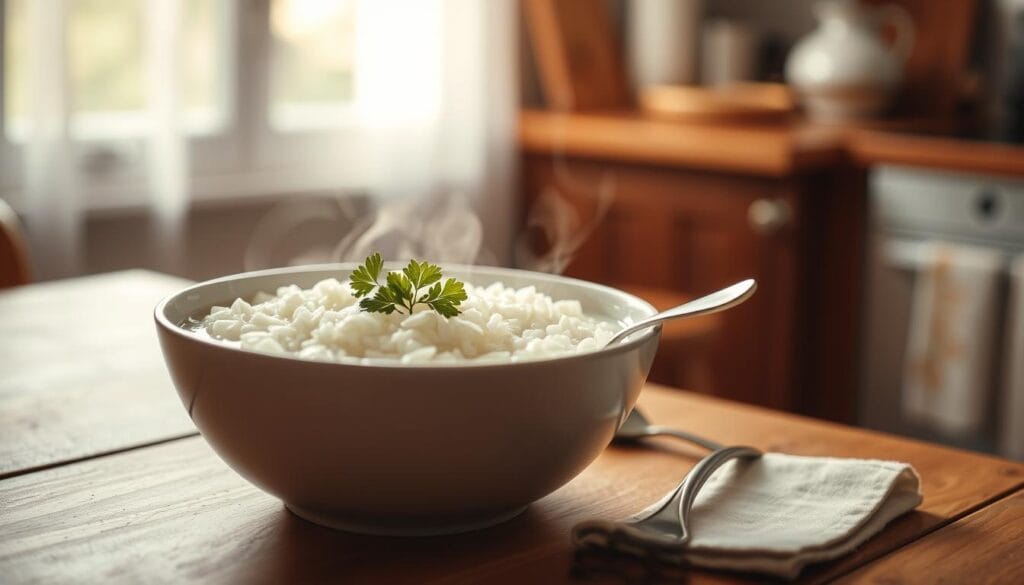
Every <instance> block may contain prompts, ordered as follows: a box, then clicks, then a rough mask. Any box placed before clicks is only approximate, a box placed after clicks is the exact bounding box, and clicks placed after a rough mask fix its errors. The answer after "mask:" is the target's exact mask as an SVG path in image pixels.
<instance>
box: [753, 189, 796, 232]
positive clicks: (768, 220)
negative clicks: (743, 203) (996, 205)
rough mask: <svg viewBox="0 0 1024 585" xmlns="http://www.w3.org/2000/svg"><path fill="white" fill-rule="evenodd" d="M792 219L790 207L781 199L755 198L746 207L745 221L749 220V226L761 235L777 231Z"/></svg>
mask: <svg viewBox="0 0 1024 585" xmlns="http://www.w3.org/2000/svg"><path fill="white" fill-rule="evenodd" d="M792 219H793V210H792V208H791V207H790V206H789V203H787V202H785V201H783V200H781V199H767V198H761V199H757V200H755V201H754V202H753V203H751V204H750V207H749V208H747V221H749V222H750V227H751V228H753V230H754V232H755V233H757V234H760V235H762V236H770V235H772V234H776V233H778V232H779V231H780V230H781V229H782V228H784V227H786V226H787V225H789V223H790V221H792Z"/></svg>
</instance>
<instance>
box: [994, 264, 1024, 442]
mask: <svg viewBox="0 0 1024 585" xmlns="http://www.w3.org/2000/svg"><path fill="white" fill-rule="evenodd" d="M1006 310H1007V319H1006V343H1005V344H1004V345H1003V347H1004V349H1003V391H1002V397H1003V407H1002V408H1001V409H1000V410H1002V421H1000V422H1001V423H1002V424H1001V429H1002V430H1001V432H1000V438H999V450H1000V452H1001V453H1002V454H1003V455H1005V456H1007V457H1012V458H1014V459H1020V460H1024V255H1021V256H1017V258H1016V259H1015V260H1014V261H1013V264H1012V265H1011V267H1010V290H1009V299H1008V302H1007V305H1006Z"/></svg>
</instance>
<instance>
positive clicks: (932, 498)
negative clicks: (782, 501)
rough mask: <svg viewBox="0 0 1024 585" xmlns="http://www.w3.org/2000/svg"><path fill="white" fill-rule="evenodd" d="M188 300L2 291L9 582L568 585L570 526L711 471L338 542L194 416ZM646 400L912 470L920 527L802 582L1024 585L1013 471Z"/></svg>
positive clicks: (733, 428)
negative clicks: (156, 312) (201, 430)
mask: <svg viewBox="0 0 1024 585" xmlns="http://www.w3.org/2000/svg"><path fill="white" fill-rule="evenodd" d="M182 284H183V282H182V281H180V280H177V279H172V278H169V277H165V276H160V275H156V274H152V273H146V272H127V273H117V274H110V275H104V276H97V277H90V278H85V279H77V280H72V281H65V282H55V283H50V284H43V285H35V286H29V287H24V288H21V289H16V290H13V291H9V292H4V293H0V465H2V468H0V469H2V474H3V475H2V479H0V581H2V582H3V583H53V582H69V581H74V582H79V581H88V582H104V583H108V582H113V583H121V582H123V583H164V582H168V583H182V582H207V583H223V582H229V583H230V582H245V583H299V582H346V583H367V582H381V583H442V582H443V583H459V582H485V583H496V582H500V583H547V582H568V581H573V577H571V575H570V569H571V567H572V565H573V551H572V549H571V547H570V546H569V530H570V528H571V527H572V525H573V524H574V523H576V522H578V521H580V520H582V519H585V518H592V517H605V518H617V517H622V516H625V515H628V514H631V513H633V512H636V511H638V510H639V509H641V508H642V507H644V506H645V505H646V504H648V503H650V502H652V501H653V500H654V499H655V498H656V497H657V496H660V495H661V494H663V493H664V492H665V491H666V490H667V489H669V488H670V487H671V486H672V485H674V484H675V483H676V482H677V481H678V480H679V478H680V477H682V475H683V474H684V473H685V472H686V471H687V470H688V469H689V468H690V467H691V466H692V465H693V463H694V462H695V461H696V460H697V459H698V458H699V457H700V456H701V455H702V453H701V452H699V451H698V450H696V449H691V448H689V447H687V446H686V445H682V444H676V443H673V442H668V441H666V442H652V443H651V444H650V445H644V446H636V447H620V446H614V447H611V448H609V449H608V451H607V452H606V453H605V454H603V455H602V456H601V457H600V458H599V459H598V460H597V461H596V462H595V463H594V464H593V465H591V466H590V467H589V468H588V469H587V470H586V471H584V472H583V473H582V474H581V475H580V476H579V477H577V478H576V479H575V480H573V481H572V482H571V483H569V484H568V485H567V486H565V487H564V488H562V489H560V490H558V491H557V492H555V493H553V494H551V495H549V496H548V497H546V498H544V499H543V500H541V501H540V502H537V503H536V504H534V505H532V506H531V507H530V508H529V509H528V510H527V511H526V512H525V513H524V514H523V515H521V516H520V517H518V518H515V519H513V520H511V521H509V522H507V523H505V524H503V525H500V526H496V527H493V528H490V529H487V530H483V531H480V532H475V533H470V534H463V535H456V536H449V537H435V538H425V539H396V538H381V537H364V536H356V535H350V534H344V533H340V532H333V531H330V530H327V529H325V528H321V527H319V526H316V525H313V524H310V523H307V522H305V521H303V520H300V519H298V518H296V517H295V516H293V515H291V514H290V513H288V512H287V511H286V510H285V509H284V507H283V506H282V505H281V503H280V502H279V501H277V500H275V499H274V498H272V497H270V496H268V495H265V494H263V493H262V492H260V491H259V490H258V489H256V488H255V487H253V486H251V485H249V484H248V483H246V482H245V481H244V480H242V479H241V478H239V477H238V476H237V475H235V474H234V472H232V471H231V470H230V469H228V467H227V466H226V465H224V464H223V463H221V461H220V460H219V459H218V458H217V457H216V456H215V455H214V454H213V453H212V452H211V451H210V449H209V448H208V447H207V446H206V443H205V442H204V441H203V440H202V438H201V437H199V436H196V432H195V430H194V429H193V427H192V426H191V423H190V421H189V420H188V418H187V417H185V416H184V415H183V412H184V411H183V409H182V407H181V406H180V404H178V401H177V397H176V395H175V394H174V392H173V390H172V388H171V386H170V381H169V379H168V377H167V374H166V372H165V370H164V367H163V365H162V363H161V359H160V356H159V350H158V348H157V345H156V340H155V333H154V329H153V325H152V323H151V318H150V315H149V311H150V308H151V307H152V306H153V305H154V304H155V303H156V301H157V300H158V299H159V298H160V297H161V296H162V295H164V294H166V293H168V292H170V291H172V290H174V289H175V288H176V287H179V286H181V285H182ZM641 404H642V405H643V407H644V408H645V409H646V410H647V411H648V412H649V413H650V415H651V416H652V417H653V418H654V419H656V420H657V421H659V422H662V423H665V424H670V425H674V426H678V427H684V428H687V429H689V430H691V431H693V432H696V433H699V434H702V435H706V436H709V437H714V438H716V439H718V440H719V441H723V442H727V443H750V444H753V445H756V446H759V447H762V448H764V449H772V450H778V451H784V452H787V453H796V454H806V455H837V456H851V457H879V458H888V459H899V460H905V461H909V462H911V463H912V464H913V465H914V466H915V467H916V468H917V470H918V471H919V472H920V474H921V476H922V481H923V490H924V494H925V499H924V503H923V504H922V505H921V506H920V508H919V509H918V510H917V511H915V512H913V513H911V514H909V515H907V516H905V517H903V518H901V519H899V520H897V521H895V522H894V523H893V524H891V525H890V526H889V527H887V528H886V529H885V531H883V532H882V533H881V534H879V535H878V536H876V537H874V538H873V539H871V540H870V541H868V542H867V543H866V544H865V545H864V546H863V547H861V548H860V549H859V550H858V551H856V552H855V553H853V554H852V555H850V556H848V557H845V558H843V559H840V560H837V561H834V562H831V563H825V564H823V565H820V566H816V567H812V568H810V569H809V570H807V571H806V572H805V573H804V575H803V576H802V578H801V582H806V583H816V582H823V581H828V580H832V579H837V578H838V579H841V580H842V581H843V582H851V583H852V582H880V581H884V582H886V583H896V582H935V581H938V580H940V578H947V579H949V580H951V581H952V582H960V581H963V580H968V581H971V582H980V581H984V580H986V579H987V580H989V581H992V582H999V581H1002V582H1014V581H1016V582H1021V580H1022V579H1024V552H1022V551H1024V492H1022V491H1020V490H1021V488H1022V486H1024V465H1022V464H1018V463H1013V462H1009V461H1005V460H1001V459H997V458H993V457H987V456H983V455H978V454H974V453H968V452H965V451H958V450H953V449H947V448H942V447H937V446H934V445H928V444H924V443H920V442H915V441H910V440H906V439H901V438H896V437H892V436H888V435H881V434H877V433H871V432H867V431H862V430H858V429H853V428H848V427H843V426H838V425H834V424H829V423H824V422H820V421H815V420H811V419H807V418H801V417H797V416H792V415H788V414H782V413H777V412H771V411H767V410H764V409H760V408H755V407H750V406H744V405H740V404H736V403H731V402H726V401H722V400H717V399H713V398H708V397H703V396H700V395H696V394H692V393H687V392H683V391H679V390H673V389H669V388H663V387H656V386H648V388H647V389H646V390H645V392H644V395H643V396H642V397H641ZM954 557H955V560H952V561H951V560H950V559H952V558H954ZM690 577H691V581H692V582H694V583H736V582H749V581H757V580H758V579H757V578H756V577H755V576H749V575H731V574H725V573H713V572H706V571H694V572H693V573H692V574H691V575H690ZM618 581H619V578H617V577H614V576H612V575H611V574H609V573H596V574H593V573H591V574H587V575H584V576H583V577H577V578H576V580H575V581H573V582H585V583H590V582H594V583H605V582H618Z"/></svg>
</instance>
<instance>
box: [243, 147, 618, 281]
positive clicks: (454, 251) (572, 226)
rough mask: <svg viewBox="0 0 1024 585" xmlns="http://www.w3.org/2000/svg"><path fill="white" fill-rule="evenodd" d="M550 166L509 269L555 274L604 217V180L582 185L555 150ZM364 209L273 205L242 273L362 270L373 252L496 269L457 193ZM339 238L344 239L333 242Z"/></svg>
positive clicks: (608, 193)
mask: <svg viewBox="0 0 1024 585" xmlns="http://www.w3.org/2000/svg"><path fill="white" fill-rule="evenodd" d="M556 142H558V143H561V142H562V141H561V140H556ZM552 165H553V169H554V175H553V177H554V181H553V183H554V184H556V185H557V188H556V187H554V186H551V185H549V186H547V187H546V188H544V189H543V190H542V191H541V192H540V193H539V195H538V197H537V198H536V200H535V201H533V203H532V205H531V206H530V208H529V209H528V210H527V213H526V218H525V219H526V225H525V227H524V229H523V231H522V232H520V233H519V234H518V235H517V236H516V238H515V246H514V254H515V258H514V263H515V266H516V267H518V268H525V269H528V270H535V271H538V272H548V273H554V274H561V273H562V272H564V271H565V269H566V268H567V267H568V266H569V264H570V263H571V262H572V260H573V258H574V257H575V255H576V253H577V251H578V250H579V249H580V247H581V246H582V245H583V244H584V243H585V242H586V241H587V239H588V238H589V237H590V236H591V235H592V233H593V232H594V230H595V229H596V228H597V227H598V226H599V225H600V223H601V222H602V220H603V219H604V217H605V216H606V215H607V213H608V210H609V209H610V208H611V205H612V202H613V200H614V198H615V182H614V179H613V177H612V175H611V174H610V173H605V174H602V175H601V177H600V178H599V179H598V181H597V182H596V184H591V183H590V182H588V181H584V180H581V179H580V178H579V177H577V176H575V175H574V173H573V172H572V171H571V169H570V168H569V165H568V164H567V162H566V157H565V154H564V152H562V151H561V149H560V148H556V149H555V153H554V154H553V155H552ZM567 194H571V197H570V196H567ZM370 201H371V200H370V199H369V198H367V197H356V196H339V197H337V198H335V199H303V200H299V201H296V200H288V201H284V202H282V203H280V204H278V206H277V207H275V208H274V209H272V210H271V211H270V212H269V213H268V214H267V215H266V216H264V218H263V219H262V220H261V222H260V224H259V225H258V226H257V229H256V231H255V234H254V235H253V237H252V239H251V240H250V242H249V247H248V249H247V251H246V255H245V269H246V270H256V269H260V268H268V267H273V266H289V265H290V266H295V265H302V264H317V263H327V262H361V261H363V259H365V258H366V257H367V256H369V255H370V254H371V253H372V252H375V251H379V252H381V254H383V256H384V257H385V258H387V259H392V260H405V259H408V258H420V259H426V260H430V261H431V262H439V263H447V264H465V265H473V264H486V265H493V264H496V263H498V258H496V257H495V255H494V254H493V253H492V252H491V251H490V250H488V249H487V248H485V247H484V246H483V240H484V226H483V223H482V222H481V220H480V217H479V216H478V215H477V214H476V213H475V212H474V211H473V205H472V202H471V201H470V200H469V198H468V197H466V196H465V195H464V194H462V193H453V194H450V195H447V196H443V197H433V198H424V199H410V200H390V201H384V202H382V203H380V204H378V206H377V207H376V208H374V207H373V205H372V204H371V203H370ZM506 220H507V221H510V222H516V221H517V220H516V218H514V217H509V218H506ZM339 234H343V236H342V237H341V238H340V239H339V237H338V236H339Z"/></svg>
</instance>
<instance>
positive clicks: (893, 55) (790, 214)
mask: <svg viewBox="0 0 1024 585" xmlns="http://www.w3.org/2000/svg"><path fill="white" fill-rule="evenodd" d="M0 24H2V26H0V35H2V36H0V52H2V59H0V63H2V69H3V70H2V75H0V85H2V87H3V91H2V98H0V99H2V108H0V111H2V116H0V199H2V200H3V201H4V202H6V205H0V220H2V223H3V225H4V226H5V227H4V231H3V237H2V238H0V286H11V285H17V284H23V283H26V282H29V281H45V280H50V279H56V278H67V277H73V276H78V275H86V274H93V273H99V272H106V271H112V270H122V269H130V268H146V269H150V270H157V271H161V272H167V273H172V274H178V275H182V276H186V277H189V278H193V279H206V278H211V277H214V276H218V275H222V274H229V273H234V272H239V271H243V270H253V269H259V268H266V267H272V266H281V265H288V264H302V263H316V262H328V261H338V260H350V259H361V258H362V257H363V256H364V255H365V254H366V253H368V252H369V251H370V250H374V249H381V250H384V251H385V253H386V255H388V256H392V257H395V258H396V259H399V258H401V259H404V258H406V257H408V256H410V255H415V256H418V257H425V258H427V259H430V260H434V261H446V262H459V263H486V264H500V265H511V266H518V267H522V268H527V269H534V270H545V271H551V272H564V273H566V274H569V275H572V276H577V277H580V278H585V279H589V280H595V281H600V282H605V283H608V284H611V285H613V286H617V287H621V288H624V289H626V290H630V291H632V292H634V293H636V294H638V295H640V296H643V297H645V298H647V299H649V300H650V301H651V302H652V303H654V304H655V305H658V306H659V307H661V308H667V307H668V306H672V305H675V304H678V303H680V302H683V301H684V300H686V299H687V298H692V297H694V296H698V295H700V294H701V293H703V292H706V291H709V290H712V289H714V288H717V287H720V286H724V285H726V284H729V283H731V282H734V281H737V280H740V279H742V278H747V277H754V278H756V279H757V280H758V282H759V285H760V288H759V291H758V293H757V295H756V296H755V298H754V299H753V300H752V301H751V302H749V303H747V304H745V305H743V306H742V307H740V308H738V309H736V310H734V311H730V312H728V313H723V314H721V315H713V316H710V317H706V318H701V319H695V320H691V321H685V322H679V323H673V324H670V325H667V326H666V327H665V330H664V335H663V342H662V349H661V351H660V353H659V357H658V360H657V362H656V364H655V368H654V371H653V373H652V379H653V380H655V381H657V382H661V383H666V384H670V385H673V386H679V387H683V388H688V389H692V390H696V391H700V392H705V393H709V394H714V395H718V396H722V397H725V398H730V399H735V400H741V401H746V402H750V403H753V404H760V405H766V406H770V407H773V408H779V409H784V410H789V411H794V412H800V413H805V414H808V415H811V416H817V417H823V418H829V419H833V420H839V421H844V422H850V423H855V424H860V425H864V426H869V427H873V428H878V429H882V430H887V431H891V432H896V433H902V434H907V435H911V436H918V437H922V438H927V439H929V440H935V441H941V442H946V443H949V444H954V445H960V446H964V447H967V448H971V449H979V450H984V451H989V452H998V453H1001V454H1003V455H1007V456H1011V457H1016V458H1024V0H893V1H892V2H891V3H890V2H886V1H885V0H882V1H874V0H870V1H868V0H865V1H863V2H855V1H853V0H773V1H772V2H749V1H741V0H613V1H605V0H521V1H518V2H517V1H514V0H498V1H487V2H484V1H482V0H481V1H477V0H407V1H401V0H41V1H35V0H0ZM778 448H779V449H782V450H785V445H783V444H780V445H778Z"/></svg>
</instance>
